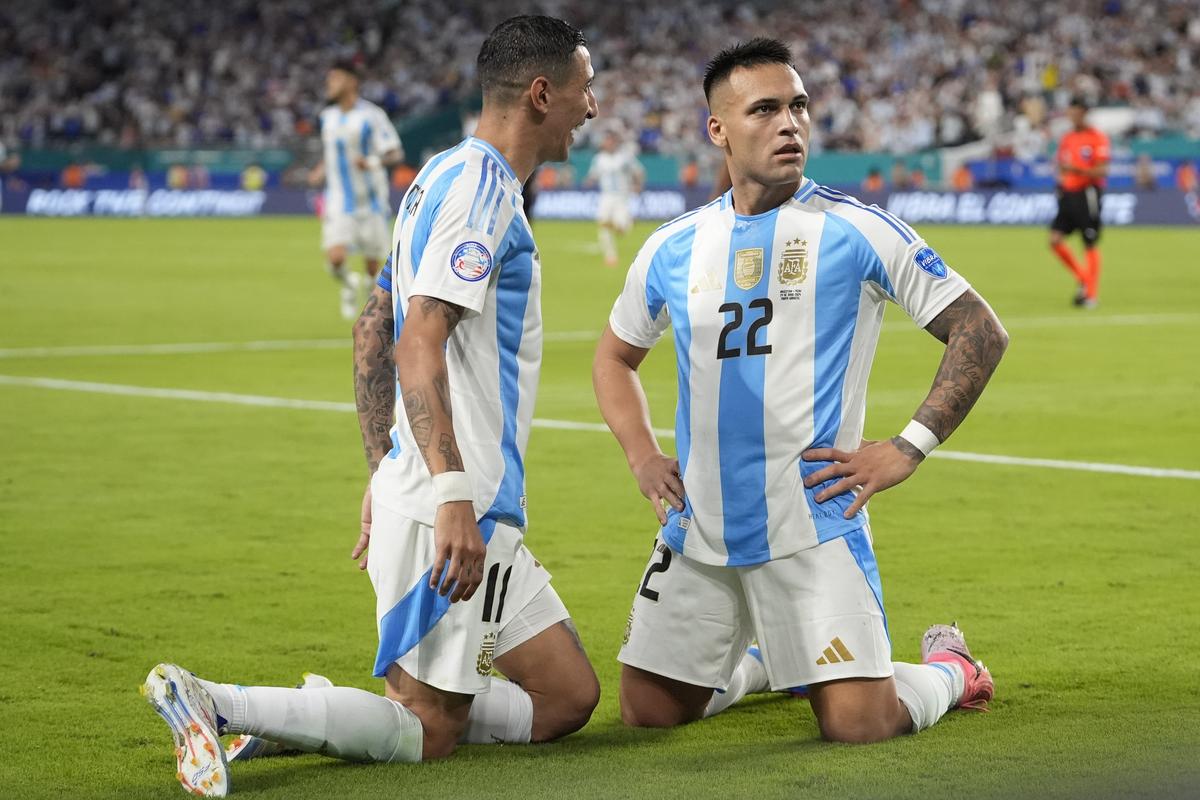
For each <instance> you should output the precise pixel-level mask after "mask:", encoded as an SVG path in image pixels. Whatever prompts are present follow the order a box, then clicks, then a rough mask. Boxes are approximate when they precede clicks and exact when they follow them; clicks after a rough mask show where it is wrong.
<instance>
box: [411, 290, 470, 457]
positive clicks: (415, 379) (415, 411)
mask: <svg viewBox="0 0 1200 800" xmlns="http://www.w3.org/2000/svg"><path fill="white" fill-rule="evenodd" d="M462 315H463V309H462V308H460V307H458V306H455V305H453V304H451V303H447V302H445V301H443V300H438V299H436V298H433V297H424V296H417V297H413V298H412V299H411V300H410V301H409V305H408V316H407V318H406V319H405V323H404V330H403V331H402V332H401V335H400V342H398V343H397V347H396V357H395V363H396V369H397V374H398V375H399V378H400V385H401V388H402V391H403V393H404V413H405V414H406V415H407V416H408V425H409V428H410V429H411V430H412V434H413V440H414V441H415V442H416V445H417V449H418V450H420V451H421V457H422V458H423V459H424V460H425V466H426V467H427V468H428V469H429V472H430V473H431V474H434V475H436V474H438V473H441V472H461V471H462V469H463V461H462V454H461V453H460V452H459V449H458V442H457V440H456V439H455V437H454V419H453V411H452V407H451V402H450V378H449V375H448V373H447V370H446V356H445V344H446V341H447V340H448V339H449V337H450V334H451V333H453V332H454V327H455V326H456V325H457V324H458V322H459V320H461V319H462Z"/></svg>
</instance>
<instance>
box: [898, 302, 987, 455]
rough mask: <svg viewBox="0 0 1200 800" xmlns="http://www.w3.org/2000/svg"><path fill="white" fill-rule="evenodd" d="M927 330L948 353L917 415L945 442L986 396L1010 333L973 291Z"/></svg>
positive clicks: (926, 327)
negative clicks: (983, 395) (989, 381)
mask: <svg viewBox="0 0 1200 800" xmlns="http://www.w3.org/2000/svg"><path fill="white" fill-rule="evenodd" d="M925 330H927V331H929V332H930V333H931V334H933V336H935V337H936V338H937V339H938V341H940V342H941V343H942V344H944V345H946V353H945V355H943V356H942V363H941V366H939V367H938V371H937V377H935V378H934V379H933V386H932V387H931V388H930V389H929V395H928V396H927V397H926V398H925V402H924V403H922V404H921V407H920V408H919V409H917V413H916V414H915V415H914V416H913V419H915V420H916V421H917V422H919V423H921V424H922V425H924V426H925V427H926V428H929V430H931V431H932V432H933V435H934V436H936V437H937V438H938V441H939V442H944V441H946V439H948V438H950V434H952V433H954V431H955V429H956V428H958V426H959V425H960V424H962V421H963V420H964V419H966V416H967V414H968V413H969V412H970V410H971V408H972V406H974V405H975V401H976V400H978V399H979V396H980V395H981V394H983V387H985V386H987V382H988V380H989V379H990V378H991V377H992V373H993V372H995V371H996V365H997V364H999V363H1000V357H1001V356H1003V355H1004V351H1005V349H1007V348H1008V332H1007V331H1005V330H1004V326H1003V325H1002V324H1000V320H999V319H998V318H997V317H996V312H994V311H992V309H991V307H990V306H989V305H988V304H987V302H986V301H984V299H983V298H982V297H980V296H979V295H977V294H976V293H975V292H974V291H973V290H971V289H968V290H967V291H965V292H963V293H962V294H961V295H960V296H959V298H958V299H957V300H955V301H954V302H953V303H951V304H950V305H948V306H946V308H945V310H944V311H942V313H940V314H938V315H937V316H936V317H934V320H933V322H931V323H929V324H928V325H926V326H925ZM897 438H899V437H893V440H892V441H893V442H895V440H896V439H897ZM901 441H903V440H901ZM906 444H907V442H906ZM910 447H911V445H910ZM917 454H918V455H920V453H919V451H918V453H917Z"/></svg>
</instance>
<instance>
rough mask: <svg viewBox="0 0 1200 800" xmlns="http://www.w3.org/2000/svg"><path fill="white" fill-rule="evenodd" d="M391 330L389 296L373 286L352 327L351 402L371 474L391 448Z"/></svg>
mask: <svg viewBox="0 0 1200 800" xmlns="http://www.w3.org/2000/svg"><path fill="white" fill-rule="evenodd" d="M392 329H393V323H392V299H391V294H390V293H389V292H387V291H386V290H385V289H382V288H380V287H378V286H376V287H375V288H374V289H373V290H372V291H371V296H370V297H369V298H368V299H367V304H366V306H364V307H363V310H362V314H360V315H359V317H358V321H357V322H356V323H355V324H354V402H355V405H356V406H357V408H358V427H359V429H360V430H361V431H362V440H363V452H364V455H365V456H366V458H367V470H368V471H369V472H370V473H371V474H374V473H375V470H376V468H378V467H379V462H380V461H381V460H382V459H383V457H384V456H386V455H387V453H388V450H390V449H391V447H392V441H391V428H392V414H393V411H394V409H395V404H396V374H395V367H394V365H393V360H392V351H393V345H394V342H393V341H392V339H393V332H392Z"/></svg>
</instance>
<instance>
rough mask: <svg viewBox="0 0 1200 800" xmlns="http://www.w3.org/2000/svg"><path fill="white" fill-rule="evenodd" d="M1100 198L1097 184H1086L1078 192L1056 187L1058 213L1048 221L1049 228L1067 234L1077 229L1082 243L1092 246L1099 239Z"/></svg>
mask: <svg viewBox="0 0 1200 800" xmlns="http://www.w3.org/2000/svg"><path fill="white" fill-rule="evenodd" d="M1100 200H1101V191H1100V188H1099V187H1098V186H1088V187H1087V188H1086V189H1082V190H1080V191H1078V192H1068V191H1066V190H1064V189H1063V188H1062V187H1059V189H1058V215H1057V216H1056V217H1055V218H1054V221H1053V222H1051V223H1050V230H1052V231H1058V232H1059V233H1061V234H1063V235H1064V236H1067V235H1069V234H1072V233H1074V232H1075V231H1079V232H1080V233H1081V234H1082V235H1083V243H1084V244H1085V245H1087V246H1088V247H1092V246H1093V245H1095V244H1096V242H1098V241H1099V240H1100Z"/></svg>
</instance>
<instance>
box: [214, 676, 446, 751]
mask: <svg viewBox="0 0 1200 800" xmlns="http://www.w3.org/2000/svg"><path fill="white" fill-rule="evenodd" d="M200 683H201V684H202V685H203V686H204V688H205V689H207V690H208V693H209V694H210V695H212V698H213V702H214V703H215V704H216V707H217V713H218V714H219V715H220V716H222V717H224V718H225V720H226V725H225V728H224V731H223V732H225V733H249V734H252V735H254V736H261V737H262V738H264V739H270V740H271V741H273V742H278V743H279V744H282V745H285V746H287V747H292V748H295V749H297V750H302V751H304V752H306V753H323V754H325V755H327V756H333V757H334V758H342V759H346V760H347V761H403V762H407V763H416V762H418V761H420V760H421V746H422V744H423V742H424V738H425V732H424V730H423V729H422V727H421V720H419V719H418V718H417V716H416V714H413V713H412V712H411V711H409V710H408V709H407V708H405V707H404V706H402V705H401V704H399V703H397V702H395V701H394V700H389V699H388V698H386V697H381V696H380V695H377V694H372V693H371V692H364V691H363V690H362V689H352V688H349V687H346V686H334V687H330V688H323V689H313V688H309V689H282V688H276V687H274V686H232V685H230V684H215V683H211V682H209V681H204V680H202V681H200Z"/></svg>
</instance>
